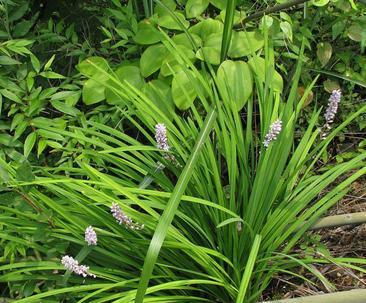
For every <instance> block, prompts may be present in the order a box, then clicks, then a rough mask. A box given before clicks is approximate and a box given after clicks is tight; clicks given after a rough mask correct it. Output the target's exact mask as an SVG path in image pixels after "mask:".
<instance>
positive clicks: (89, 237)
mask: <svg viewBox="0 0 366 303" xmlns="http://www.w3.org/2000/svg"><path fill="white" fill-rule="evenodd" d="M97 240H98V239H97V233H96V232H95V231H94V229H93V227H92V226H88V227H87V228H86V229H85V241H86V242H87V243H88V245H97Z"/></svg>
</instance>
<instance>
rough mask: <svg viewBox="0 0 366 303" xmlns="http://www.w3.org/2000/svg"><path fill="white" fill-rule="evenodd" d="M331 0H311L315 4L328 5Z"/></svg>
mask: <svg viewBox="0 0 366 303" xmlns="http://www.w3.org/2000/svg"><path fill="white" fill-rule="evenodd" d="M328 2H329V0H311V3H312V4H314V5H315V6H324V5H327V4H328Z"/></svg>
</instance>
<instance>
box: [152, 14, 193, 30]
mask: <svg viewBox="0 0 366 303" xmlns="http://www.w3.org/2000/svg"><path fill="white" fill-rule="evenodd" d="M173 14H174V17H173V16H172V15H171V14H170V13H166V14H165V15H163V16H161V17H159V18H158V24H159V25H160V26H161V27H164V28H167V29H174V30H183V29H182V26H184V27H185V28H188V27H189V21H187V20H186V19H185V17H184V15H183V14H181V13H177V12H174V13H173ZM176 19H177V20H176Z"/></svg>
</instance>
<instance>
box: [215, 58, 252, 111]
mask: <svg viewBox="0 0 366 303" xmlns="http://www.w3.org/2000/svg"><path fill="white" fill-rule="evenodd" d="M217 78H218V81H220V83H221V87H222V89H224V90H225V94H226V95H227V96H228V97H229V100H230V101H233V102H235V103H236V108H237V110H241V109H242V108H243V106H244V105H245V103H246V102H247V100H248V98H249V97H250V95H251V94H252V90H253V79H252V73H251V71H250V68H249V65H248V64H247V63H245V62H244V61H231V60H226V61H224V62H223V63H221V65H220V67H219V69H218V71H217Z"/></svg>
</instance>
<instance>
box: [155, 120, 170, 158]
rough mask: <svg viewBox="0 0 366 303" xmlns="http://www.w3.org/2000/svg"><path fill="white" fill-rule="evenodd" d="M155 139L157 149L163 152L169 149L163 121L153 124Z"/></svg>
mask: <svg viewBox="0 0 366 303" xmlns="http://www.w3.org/2000/svg"><path fill="white" fill-rule="evenodd" d="M155 140H156V145H157V148H158V149H160V150H162V151H165V152H168V151H169V150H170V146H169V144H168V137H167V131H166V126H165V125H164V124H163V123H158V124H156V125H155Z"/></svg>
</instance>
